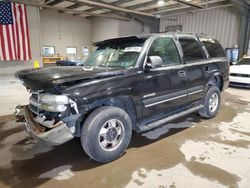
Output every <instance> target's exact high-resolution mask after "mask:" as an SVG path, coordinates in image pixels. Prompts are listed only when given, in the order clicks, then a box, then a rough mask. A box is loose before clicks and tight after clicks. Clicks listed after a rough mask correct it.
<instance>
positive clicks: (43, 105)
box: [40, 104, 67, 112]
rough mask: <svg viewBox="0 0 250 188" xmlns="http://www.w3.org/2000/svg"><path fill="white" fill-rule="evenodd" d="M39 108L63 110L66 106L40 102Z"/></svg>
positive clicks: (49, 110)
mask: <svg viewBox="0 0 250 188" xmlns="http://www.w3.org/2000/svg"><path fill="white" fill-rule="evenodd" d="M40 109H42V110H45V111H48V112H64V111H65V110H66V109H67V107H66V106H65V105H63V104H60V105H50V104H42V105H41V106H40Z"/></svg>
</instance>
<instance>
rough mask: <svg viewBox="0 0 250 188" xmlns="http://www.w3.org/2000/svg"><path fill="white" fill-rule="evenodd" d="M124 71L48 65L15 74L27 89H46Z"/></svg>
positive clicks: (115, 74)
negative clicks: (48, 66) (47, 66)
mask: <svg viewBox="0 0 250 188" xmlns="http://www.w3.org/2000/svg"><path fill="white" fill-rule="evenodd" d="M125 72H126V70H124V69H113V68H107V67H100V68H99V67H98V68H85V67H50V68H40V69H27V70H22V71H18V72H16V74H15V76H16V77H17V78H18V79H20V80H21V82H22V83H23V85H25V86H26V87H27V88H29V89H33V90H46V89H49V88H50V89H51V87H55V86H59V85H61V84H64V83H67V82H73V81H81V80H82V81H84V80H93V79H97V78H105V77H112V76H117V75H123V74H125Z"/></svg>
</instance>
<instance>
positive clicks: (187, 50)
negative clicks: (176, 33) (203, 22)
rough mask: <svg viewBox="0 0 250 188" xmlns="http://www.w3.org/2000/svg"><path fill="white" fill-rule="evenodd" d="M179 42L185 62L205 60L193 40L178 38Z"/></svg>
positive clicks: (197, 44) (198, 46)
mask: <svg viewBox="0 0 250 188" xmlns="http://www.w3.org/2000/svg"><path fill="white" fill-rule="evenodd" d="M179 42H180V44H181V47H182V50H183V55H184V59H185V61H187V62H188V61H197V60H202V59H205V56H204V54H203V51H202V49H201V47H200V45H199V43H198V42H197V41H196V40H195V39H190V38H180V39H179Z"/></svg>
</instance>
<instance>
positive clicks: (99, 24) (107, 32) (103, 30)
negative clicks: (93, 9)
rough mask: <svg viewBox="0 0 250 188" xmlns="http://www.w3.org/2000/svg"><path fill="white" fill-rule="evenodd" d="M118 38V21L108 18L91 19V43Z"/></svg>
mask: <svg viewBox="0 0 250 188" xmlns="http://www.w3.org/2000/svg"><path fill="white" fill-rule="evenodd" d="M118 36H119V21H118V20H114V19H109V18H101V17H93V18H91V42H92V43H94V42H97V41H101V40H105V39H108V38H116V37H118Z"/></svg>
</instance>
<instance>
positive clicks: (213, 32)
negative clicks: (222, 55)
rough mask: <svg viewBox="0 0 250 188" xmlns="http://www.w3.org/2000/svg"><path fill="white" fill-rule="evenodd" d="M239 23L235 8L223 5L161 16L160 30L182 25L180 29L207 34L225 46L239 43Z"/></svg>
mask: <svg viewBox="0 0 250 188" xmlns="http://www.w3.org/2000/svg"><path fill="white" fill-rule="evenodd" d="M239 24H240V15H239V13H238V12H237V11H236V10H235V8H234V7H224V8H216V9H210V10H204V11H200V12H194V13H189V14H183V15H176V16H170V17H166V18H162V19H161V22H160V31H161V32H164V31H166V27H167V26H174V25H182V31H184V32H198V33H205V34H208V35H209V36H212V37H214V38H216V39H218V40H219V41H220V42H221V44H222V45H223V46H224V47H225V48H227V47H234V45H236V44H239V28H240V26H239Z"/></svg>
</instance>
